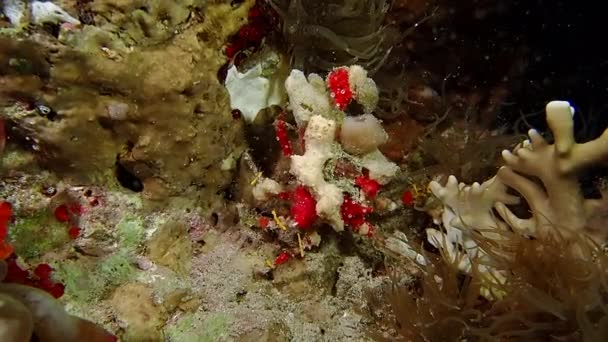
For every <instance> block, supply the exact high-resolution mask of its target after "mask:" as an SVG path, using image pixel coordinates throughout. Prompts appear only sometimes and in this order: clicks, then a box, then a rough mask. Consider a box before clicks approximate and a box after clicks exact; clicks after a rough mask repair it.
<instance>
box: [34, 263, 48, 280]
mask: <svg viewBox="0 0 608 342" xmlns="http://www.w3.org/2000/svg"><path fill="white" fill-rule="evenodd" d="M52 272H53V268H52V267H51V266H49V264H40V265H38V266H36V268H35V269H34V274H35V275H36V277H38V278H40V279H41V280H44V279H50V277H51V273H52Z"/></svg>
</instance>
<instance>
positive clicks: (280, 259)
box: [274, 252, 290, 266]
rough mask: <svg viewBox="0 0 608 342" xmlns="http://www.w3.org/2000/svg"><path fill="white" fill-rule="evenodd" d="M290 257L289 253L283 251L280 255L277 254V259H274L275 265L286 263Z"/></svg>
mask: <svg viewBox="0 0 608 342" xmlns="http://www.w3.org/2000/svg"><path fill="white" fill-rule="evenodd" d="M289 257H290V255H289V253H287V252H282V253H281V254H279V256H277V258H276V259H274V265H275V266H278V265H281V264H284V263H286V262H287V261H288V260H289Z"/></svg>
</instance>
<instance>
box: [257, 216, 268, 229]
mask: <svg viewBox="0 0 608 342" xmlns="http://www.w3.org/2000/svg"><path fill="white" fill-rule="evenodd" d="M258 224H259V225H260V228H262V229H266V228H268V225H269V224H270V219H269V218H268V217H266V216H260V218H258Z"/></svg>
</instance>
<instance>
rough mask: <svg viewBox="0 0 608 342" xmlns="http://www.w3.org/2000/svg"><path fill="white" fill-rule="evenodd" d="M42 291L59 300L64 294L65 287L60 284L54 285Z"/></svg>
mask: <svg viewBox="0 0 608 342" xmlns="http://www.w3.org/2000/svg"><path fill="white" fill-rule="evenodd" d="M42 290H45V291H46V292H48V293H49V294H50V295H51V296H53V297H55V298H61V296H63V294H64V293H65V285H63V284H61V283H55V284H53V285H52V286H51V287H50V288H48V289H42Z"/></svg>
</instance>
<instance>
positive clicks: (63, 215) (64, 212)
mask: <svg viewBox="0 0 608 342" xmlns="http://www.w3.org/2000/svg"><path fill="white" fill-rule="evenodd" d="M55 218H56V219H57V221H59V222H68V221H69V220H70V213H69V212H68V206H67V205H65V204H62V205H60V206H58V207H57V208H56V209H55Z"/></svg>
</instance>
